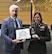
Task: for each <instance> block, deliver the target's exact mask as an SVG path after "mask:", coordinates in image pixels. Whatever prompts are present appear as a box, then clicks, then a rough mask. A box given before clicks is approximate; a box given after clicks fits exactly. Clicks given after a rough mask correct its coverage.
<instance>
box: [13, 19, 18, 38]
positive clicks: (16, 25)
mask: <svg viewBox="0 0 52 54" xmlns="http://www.w3.org/2000/svg"><path fill="white" fill-rule="evenodd" d="M17 28H18V24H17V21H16V19H15V37H14V38H15V39H16V29H17Z"/></svg>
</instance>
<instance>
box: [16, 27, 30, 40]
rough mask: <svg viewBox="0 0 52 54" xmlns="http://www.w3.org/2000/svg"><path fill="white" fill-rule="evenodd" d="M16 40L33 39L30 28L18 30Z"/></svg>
mask: <svg viewBox="0 0 52 54" xmlns="http://www.w3.org/2000/svg"><path fill="white" fill-rule="evenodd" d="M16 39H17V40H22V39H31V35H30V29H29V28H19V29H16Z"/></svg>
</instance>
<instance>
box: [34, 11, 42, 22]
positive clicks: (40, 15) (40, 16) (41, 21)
mask: <svg viewBox="0 0 52 54" xmlns="http://www.w3.org/2000/svg"><path fill="white" fill-rule="evenodd" d="M36 14H38V15H39V16H40V19H41V21H40V23H42V16H41V14H40V13H39V12H36V13H35V14H34V16H35V15H36Z"/></svg>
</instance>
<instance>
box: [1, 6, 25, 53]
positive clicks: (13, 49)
mask: <svg viewBox="0 0 52 54" xmlns="http://www.w3.org/2000/svg"><path fill="white" fill-rule="evenodd" d="M18 9H19V7H18V6H17V5H11V6H10V7H9V12H10V17H8V18H7V19H5V20H4V21H3V24H2V26H1V35H2V36H1V37H2V38H3V39H4V46H3V48H4V51H5V54H20V48H22V46H23V45H22V42H24V41H25V40H16V33H15V30H16V29H17V28H22V21H21V20H20V19H18V18H17V12H18ZM16 23H17V25H16Z"/></svg>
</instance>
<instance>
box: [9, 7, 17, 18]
mask: <svg viewBox="0 0 52 54" xmlns="http://www.w3.org/2000/svg"><path fill="white" fill-rule="evenodd" d="M10 15H11V16H12V17H14V18H15V17H17V9H16V8H14V7H13V8H11V10H10Z"/></svg>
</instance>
